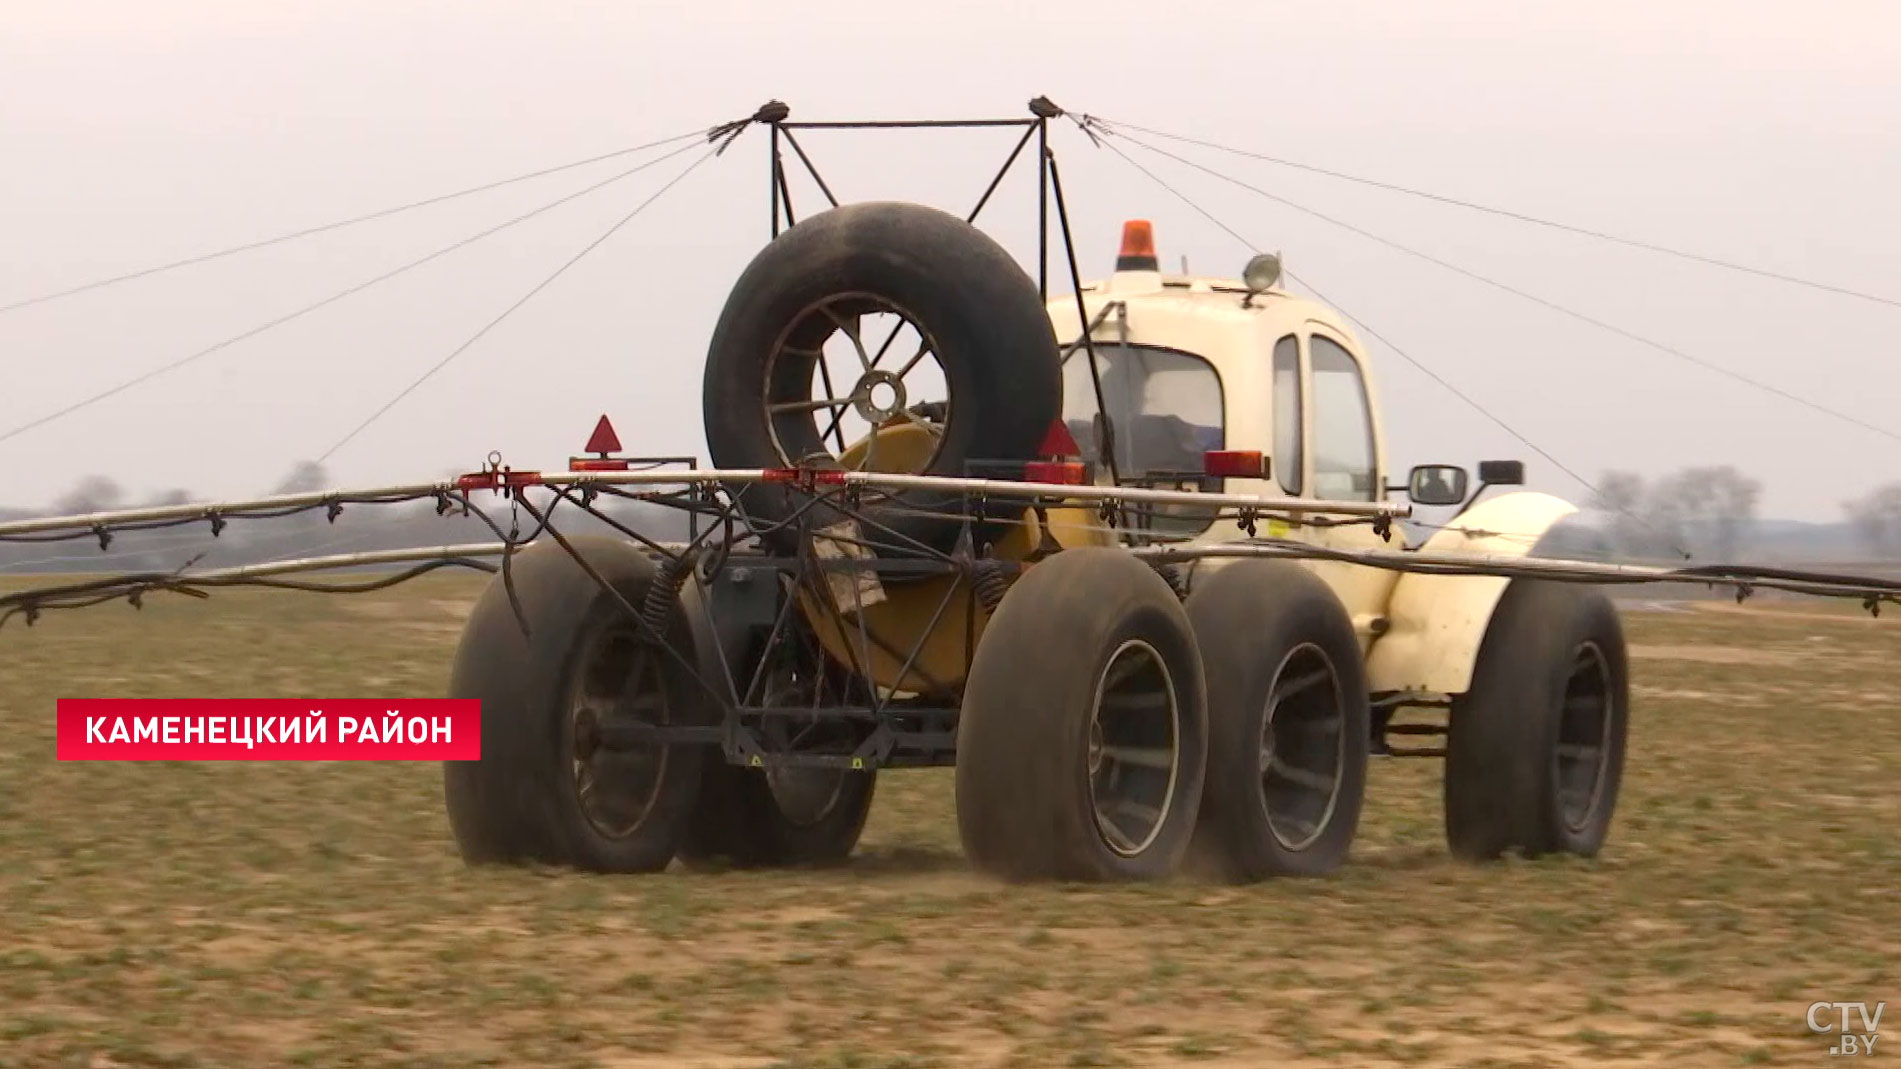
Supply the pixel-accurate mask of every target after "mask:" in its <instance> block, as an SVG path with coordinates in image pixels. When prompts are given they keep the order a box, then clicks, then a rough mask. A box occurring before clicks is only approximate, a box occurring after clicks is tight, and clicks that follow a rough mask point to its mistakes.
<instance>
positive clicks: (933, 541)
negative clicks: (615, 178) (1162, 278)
mask: <svg viewBox="0 0 1901 1069" xmlns="http://www.w3.org/2000/svg"><path fill="white" fill-rule="evenodd" d="M847 293H863V294H869V295H872V296H875V297H878V298H882V299H884V300H886V301H889V302H890V303H891V304H893V305H896V306H897V307H899V308H902V309H904V310H905V311H907V312H908V313H910V314H911V315H912V316H913V317H915V321H916V322H917V323H918V324H920V325H921V326H922V327H923V328H924V329H925V330H927V331H929V332H930V334H931V335H932V337H933V338H934V339H935V341H936V352H937V357H938V360H939V362H940V364H941V365H942V366H943V368H944V373H945V378H946V382H947V384H948V385H949V387H950V390H951V393H952V396H953V399H954V405H953V411H952V414H951V419H950V422H949V426H948V428H947V430H946V437H945V441H944V443H943V446H942V448H941V449H940V450H939V452H938V455H937V458H936V460H935V461H934V462H933V463H932V465H931V466H930V468H929V469H928V473H929V474H938V475H952V476H963V475H966V474H968V471H967V470H966V462H967V461H969V460H1006V461H1009V460H1027V459H1031V458H1032V457H1033V455H1034V453H1035V450H1036V447H1037V446H1038V445H1039V444H1040V443H1041V442H1042V440H1043V437H1044V435H1045V434H1046V433H1047V432H1048V430H1049V427H1050V425H1051V423H1052V422H1054V421H1055V420H1057V419H1058V418H1059V417H1060V416H1061V412H1062V372H1061V367H1060V364H1059V361H1058V356H1057V349H1056V340H1055V334H1054V332H1053V330H1052V329H1051V327H1050V322H1049V318H1048V315H1047V314H1046V313H1045V311H1044V308H1043V303H1042V300H1041V299H1040V298H1039V297H1038V295H1037V291H1036V286H1035V284H1034V283H1033V282H1032V281H1031V280H1030V278H1029V276H1027V275H1026V274H1025V273H1024V271H1023V269H1022V267H1021V266H1019V265H1018V264H1017V262H1016V261H1015V260H1014V259H1013V258H1011V256H1010V255H1009V254H1008V253H1007V252H1005V251H1004V250H1003V248H1002V247H1001V246H999V245H997V244H996V242H995V241H993V240H991V239H990V238H989V237H988V236H987V235H985V234H984V233H983V232H982V231H980V230H977V229H976V228H975V227H972V226H971V225H969V224H968V223H966V222H964V221H963V220H961V219H958V218H957V217H955V216H952V215H949V214H947V213H945V212H941V211H938V210H937V209H934V208H926V207H923V206H921V205H915V204H901V203H888V202H873V203H864V204H851V205H846V206H845V207H842V208H836V209H833V210H831V211H828V212H824V213H822V214H820V215H816V216H813V217H812V218H810V219H807V220H805V221H804V222H801V223H800V224H799V225H797V226H795V227H792V228H791V229H789V230H787V231H786V232H785V233H783V234H781V235H780V236H779V237H778V238H777V239H775V240H774V241H773V242H772V243H771V244H769V245H767V246H766V248H765V249H763V250H761V251H760V253H759V254H758V256H757V257H755V258H754V260H753V261H752V263H751V264H750V265H749V266H748V267H747V268H746V270H745V272H744V273H743V274H741V275H740V277H739V280H738V281H737V282H736V283H735V284H734V286H733V289H732V292H731V294H730V296H729V297H728V298H727V302H726V306H725V309H724V310H723V311H722V312H721V314H720V318H719V323H718V325H717V326H716V327H715V329H714V332H713V340H712V343H711V345H710V347H709V349H708V352H707V360H706V375H705V385H704V390H703V405H704V410H705V413H704V414H705V421H706V438H707V444H708V448H709V452H710V454H711V457H712V460H713V463H714V465H715V466H716V467H723V468H770V467H783V466H786V465H787V464H788V463H797V462H799V461H800V460H802V459H803V458H802V457H799V456H793V457H782V456H780V454H779V449H778V447H776V446H775V445H774V442H773V434H772V429H771V427H770V425H769V423H768V420H767V418H766V413H765V411H764V406H763V403H762V402H763V399H764V398H765V397H766V396H767V383H766V370H767V362H768V360H769V359H770V357H771V356H772V354H773V350H774V346H775V343H776V342H777V341H778V339H779V337H780V334H781V332H782V331H784V330H785V329H786V328H787V327H789V326H790V325H791V324H792V323H793V321H794V320H795V318H796V317H798V316H799V315H800V314H801V312H803V311H804V310H805V309H807V308H809V307H811V306H812V305H814V304H815V303H817V302H819V301H820V300H822V299H824V298H827V297H830V296H835V295H839V294H847ZM875 343H876V342H875V339H874V340H872V341H871V342H868V343H867V344H868V345H875ZM837 386H838V388H839V389H841V390H842V389H845V388H847V387H846V386H845V385H844V384H837ZM810 434H811V438H812V440H811V442H810V443H808V445H809V448H810V449H813V450H822V449H823V446H822V444H821V443H819V442H818V440H817V433H816V429H812V430H811V431H810ZM787 448H788V449H790V450H792V451H794V452H799V451H800V450H801V447H800V446H799V445H798V444H797V443H796V442H788V444H787ZM805 500H806V498H805V496H804V495H802V494H801V493H799V492H796V491H791V490H787V489H784V488H781V487H776V486H755V487H751V488H749V489H748V490H747V491H746V496H745V507H746V509H747V511H748V513H749V514H750V515H752V516H754V517H755V518H757V519H760V520H763V521H767V522H779V521H783V520H785V519H786V518H787V517H789V516H791V515H792V514H793V513H794V511H795V510H796V509H798V507H799V506H800V505H801V504H803V503H804V502H805ZM897 502H898V503H897V504H895V505H891V506H884V507H879V506H876V505H875V504H873V505H869V506H867V508H866V509H865V511H866V513H867V515H868V516H870V517H872V518H873V519H874V520H875V521H876V522H877V523H880V524H884V525H887V526H889V527H891V528H892V529H893V530H896V531H899V532H902V533H903V534H904V535H906V536H908V537H910V538H914V539H917V540H919V541H921V542H924V543H925V544H927V545H930V546H933V547H935V548H938V549H949V548H950V546H951V545H952V543H953V542H954V540H955V538H956V536H957V524H956V523H954V522H945V521H942V520H935V519H931V518H928V517H921V516H918V515H916V514H915V513H916V512H917V511H918V510H932V511H941V512H951V513H962V512H963V511H964V509H965V502H964V501H963V499H962V498H961V497H960V496H958V495H951V494H944V493H941V492H930V493H927V492H923V491H916V492H907V493H905V494H903V495H899V497H898V498H897ZM839 518H840V517H839V516H837V515H836V513H834V512H833V511H832V510H828V509H821V510H817V511H816V512H815V513H814V514H813V516H812V520H813V522H814V523H816V524H818V525H829V524H830V523H834V522H837V520H838V519H839ZM867 535H868V536H870V537H874V538H875V537H877V535H876V534H875V533H874V532H867ZM884 537H886V538H887V539H888V538H889V536H888V535H887V536H884ZM796 540H797V537H796V532H787V533H785V534H784V535H781V536H778V537H775V538H774V541H775V542H776V543H777V544H779V545H781V546H787V545H792V544H796Z"/></svg>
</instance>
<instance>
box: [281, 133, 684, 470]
mask: <svg viewBox="0 0 1901 1069" xmlns="http://www.w3.org/2000/svg"><path fill="white" fill-rule="evenodd" d="M719 151H720V150H719V149H717V148H714V149H708V150H707V151H706V152H704V153H702V154H701V155H700V156H699V157H698V158H697V159H695V160H694V161H693V162H692V163H690V164H688V165H687V167H686V169H685V170H682V171H681V172H680V173H679V174H677V175H674V176H673V178H671V179H669V180H668V181H667V183H666V184H665V185H663V186H661V187H660V188H659V189H657V190H655V191H654V192H653V194H652V195H651V196H649V197H648V198H647V199H646V200H643V201H641V202H640V203H639V204H637V205H635V206H634V209H633V210H632V211H630V212H628V213H627V214H626V215H623V216H621V217H620V218H619V219H618V220H616V221H615V222H614V225H612V226H610V227H608V228H607V230H606V231H605V232H604V233H602V234H601V235H600V236H599V237H596V238H595V239H594V240H593V241H590V242H588V243H587V244H586V245H584V246H582V247H581V250H580V251H579V252H576V253H575V254H574V255H573V256H571V257H569V258H568V259H567V261H566V262H564V263H563V264H562V265H561V266H560V267H557V268H555V270H554V272H553V273H552V274H550V275H548V276H547V277H546V278H544V279H542V280H541V281H540V282H537V283H536V284H535V285H534V287H533V288H532V289H530V290H529V291H528V292H527V293H524V294H522V295H521V296H520V297H519V298H517V299H516V301H515V303H513V304H511V305H509V306H508V307H507V308H504V309H503V310H502V312H501V314H500V315H498V316H496V317H495V318H493V319H491V320H489V321H488V322H487V323H485V324H483V325H482V328H481V329H480V330H478V331H476V332H475V333H474V334H471V335H469V337H468V340H466V341H464V342H463V343H462V344H461V345H458V346H456V347H455V348H454V349H452V350H450V352H449V355H447V356H445V357H443V358H442V359H441V360H438V361H436V362H435V364H433V365H431V366H430V368H429V370H427V371H425V372H423V373H422V374H421V375H420V376H418V377H417V378H416V379H415V380H414V381H412V382H411V383H410V384H409V385H407V386H404V387H403V388H402V389H401V390H398V391H397V393H396V396H394V397H392V398H390V399H389V400H388V401H385V402H384V403H383V405H382V407H381V408H378V409H377V410H376V411H374V412H372V413H370V414H369V416H367V417H366V418H365V419H364V420H363V422H361V423H359V424H357V425H356V426H355V427H353V428H351V430H350V432H349V433H348V434H345V435H344V436H343V437H341V438H339V439H337V440H336V442H335V443H334V444H332V445H331V446H330V448H328V449H326V450H324V451H323V454H322V455H321V456H319V457H318V458H317V463H319V464H322V463H324V462H326V461H328V460H329V459H330V458H331V457H332V456H334V455H335V454H336V452H337V450H339V449H342V448H343V447H344V446H345V445H348V444H349V443H350V441H351V440H352V439H354V438H355V437H356V436H357V435H359V434H361V433H363V431H364V430H365V429H367V428H368V427H369V426H370V424H372V423H375V422H376V421H377V420H378V419H381V418H382V417H383V415H384V414H385V413H387V412H388V411H389V410H390V409H392V408H395V407H396V405H397V404H399V403H400V402H401V401H402V400H403V398H405V397H408V396H409V395H410V394H412V393H414V392H415V391H416V389H417V387H419V386H421V385H422V384H423V383H425V382H428V381H429V380H430V379H431V378H434V377H435V375H436V373H437V372H439V371H441V370H442V369H443V368H446V367H448V366H449V365H450V364H451V363H452V362H454V361H455V360H456V358H457V357H460V356H461V355H462V354H463V353H466V352H468V351H469V349H470V348H471V347H473V346H474V345H475V343H476V342H478V341H481V340H482V338H483V337H485V336H486V335H487V334H488V332H489V331H491V330H494V329H495V328H496V327H497V326H499V325H501V323H502V321H503V320H505V319H507V318H508V317H509V316H511V315H514V314H515V312H516V311H518V310H519V309H520V308H521V307H522V306H523V305H525V304H527V303H528V302H529V301H531V300H533V299H534V298H535V296H536V295H537V294H539V293H540V292H541V291H542V290H544V289H547V288H548V287H549V286H550V285H552V284H553V283H554V280H555V279H558V278H560V277H561V276H562V275H564V274H566V273H567V271H568V269H569V268H571V267H573V266H574V265H575V264H578V263H580V262H581V260H582V259H583V258H585V257H586V256H587V255H588V254H589V253H591V252H593V251H594V250H595V249H597V248H599V247H600V246H601V244H602V243H603V242H605V241H606V240H607V239H608V238H611V237H613V236H614V235H615V234H616V233H618V232H619V231H620V229H621V228H622V227H624V226H626V225H627V224H628V223H630V222H632V221H633V220H634V217H635V216H637V215H639V214H640V213H641V212H643V211H645V210H646V209H647V206H648V205H650V204H652V203H653V202H654V201H656V200H659V199H660V198H661V197H662V196H664V195H665V194H666V192H667V191H668V190H670V189H672V188H673V187H674V186H676V185H679V184H680V182H681V181H683V180H684V179H685V178H686V176H687V175H690V174H692V173H693V172H694V171H695V170H698V169H699V167H700V165H701V164H704V163H706V162H707V161H708V160H710V159H712V158H713V157H714V156H716V155H718V154H719Z"/></svg>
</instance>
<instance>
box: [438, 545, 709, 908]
mask: <svg viewBox="0 0 1901 1069" xmlns="http://www.w3.org/2000/svg"><path fill="white" fill-rule="evenodd" d="M570 541H571V542H572V543H573V544H574V546H575V548H576V550H577V551H578V552H579V553H580V554H581V555H582V556H583V557H584V558H585V559H586V560H587V561H588V563H589V564H590V565H591V566H592V567H593V568H594V569H595V570H596V571H597V572H599V573H600V574H601V575H602V576H603V577H604V578H606V579H607V581H608V582H609V583H611V584H612V585H613V587H614V590H615V591H616V592H618V594H619V595H620V597H619V598H616V597H615V596H614V594H613V593H610V592H608V591H606V590H604V589H602V588H601V586H600V585H599V584H597V583H596V582H595V581H594V580H593V579H592V578H591V577H590V576H588V574H587V573H586V572H585V571H584V570H582V568H581V567H580V565H579V564H577V563H576V562H575V561H574V559H573V558H572V557H570V556H569V555H568V553H567V552H566V551H565V550H563V549H562V548H561V547H560V546H558V545H556V544H553V543H551V542H538V543H536V544H535V545H533V546H530V547H529V548H528V549H526V550H524V551H523V552H522V553H521V554H520V556H518V557H517V558H516V559H515V560H514V561H513V563H512V567H511V571H512V573H513V580H514V587H515V591H516V594H517V596H518V597H519V599H520V603H521V609H522V615H523V617H524V619H525V622H526V624H527V633H526V634H523V631H522V623H521V622H520V621H518V620H517V619H516V616H515V613H514V611H513V609H512V608H511V606H510V603H509V598H508V593H507V590H506V589H505V587H504V584H503V583H502V581H501V579H500V577H497V579H496V580H495V581H494V582H493V583H491V584H490V585H489V588H488V590H487V591H486V592H485V593H484V594H483V595H482V597H481V599H480V600H479V601H478V602H477V603H476V607H475V610H474V612H473V613H472V614H471V615H470V617H469V622H468V625H467V626H466V628H465V629H464V631H463V633H462V640H461V644H460V645H459V646H458V648H457V650H456V658H455V664H454V667H453V668H452V670H451V672H450V686H449V693H450V695H451V696H452V697H456V698H474V699H477V700H479V701H480V702H481V703H482V759H481V760H480V761H450V762H446V763H445V765H444V770H443V792H444V796H445V800H446V803H447V806H448V811H449V826H450V829H451V830H452V831H453V833H454V835H455V838H456V843H457V845H458V847H459V848H460V849H461V852H462V856H463V857H464V858H465V859H466V860H468V861H471V862H484V861H499V862H512V861H542V862H546V863H549V864H557V865H572V866H574V867H576V868H582V869H589V870H594V871H599V872H652V871H658V870H659V869H662V868H665V867H666V866H667V864H668V862H670V861H671V860H672V859H673V855H674V851H675V849H676V847H677V846H678V844H679V841H680V837H681V834H682V833H683V832H684V831H685V828H686V819H687V816H688V814H689V812H690V809H691V806H692V804H693V799H694V796H695V795H696V793H697V792H698V790H699V783H700V771H701V761H702V758H703V753H704V748H703V747H697V746H684V745H668V744H662V743H658V742H652V741H644V740H639V739H637V738H632V739H630V738H629V735H630V732H634V731H637V730H638V729H639V728H640V727H642V726H649V727H651V726H661V725H668V724H686V723H699V722H703V721H704V720H705V718H706V716H707V706H706V702H705V701H704V699H703V698H702V697H701V695H700V694H698V693H697V692H696V688H697V686H698V684H697V683H696V682H694V680H693V677H692V673H691V671H690V670H689V669H688V668H687V667H686V666H687V665H688V664H691V658H692V656H693V653H692V650H693V646H692V638H691V636H690V634H689V633H688V631H687V628H686V622H685V619H684V617H683V616H682V615H681V614H680V613H679V611H678V609H677V607H676V609H675V611H674V612H673V613H672V614H671V615H670V618H669V621H668V626H667V629H666V633H665V634H664V635H657V636H656V635H650V634H647V633H646V632H644V631H643V630H642V626H641V625H640V623H639V622H638V621H636V620H635V619H634V618H633V617H632V616H631V615H630V614H629V613H628V612H627V611H626V608H625V607H624V606H623V605H622V604H621V599H625V600H626V601H627V602H629V603H631V604H634V605H640V604H642V603H643V602H644V601H645V599H646V597H647V592H648V589H649V587H650V586H651V584H652V583H653V582H654V581H655V580H654V566H653V564H652V563H651V562H650V561H649V560H648V559H647V558H646V557H645V556H644V555H643V554H641V553H640V552H639V551H638V550H637V549H635V548H634V547H633V546H631V545H630V544H628V543H625V542H620V541H617V540H613V539H607V538H573V539H570Z"/></svg>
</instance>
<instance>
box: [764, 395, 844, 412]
mask: <svg viewBox="0 0 1901 1069" xmlns="http://www.w3.org/2000/svg"><path fill="white" fill-rule="evenodd" d="M851 401H852V399H851V398H849V397H846V398H843V399H840V398H837V397H826V398H822V399H814V400H811V401H780V402H778V403H777V404H770V405H767V406H766V411H768V412H817V411H818V410H819V409H821V408H834V409H843V408H846V407H847V406H849V405H850V404H851Z"/></svg>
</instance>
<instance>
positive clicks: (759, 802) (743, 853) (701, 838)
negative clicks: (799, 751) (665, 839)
mask: <svg viewBox="0 0 1901 1069" xmlns="http://www.w3.org/2000/svg"><path fill="white" fill-rule="evenodd" d="M799 771H800V772H801V773H803V772H808V771H810V772H825V773H827V774H831V775H837V776H839V777H840V778H841V781H842V782H841V783H840V785H839V791H840V794H839V796H838V798H837V800H836V801H835V802H834V803H833V806H832V808H831V809H830V810H829V811H828V812H826V814H825V815H824V816H823V817H822V818H820V819H819V820H818V821H817V822H815V823H811V824H800V823H796V822H794V821H792V820H789V819H787V817H786V814H785V811H784V809H783V808H782V807H781V806H780V805H779V800H778V798H777V797H776V796H775V795H774V794H773V793H772V785H771V784H770V783H769V782H768V781H767V779H766V773H765V771H764V770H763V769H757V768H748V767H745V766H742V765H733V764H728V763H726V762H725V761H724V760H723V759H722V756H721V755H714V756H713V757H712V758H710V759H709V763H708V764H707V766H706V767H705V768H704V769H703V770H702V771H701V782H700V797H699V802H698V804H697V805H696V806H695V807H694V811H693V817H692V820H691V821H689V823H688V826H687V833H686V837H685V838H684V839H683V840H682V841H681V844H680V859H681V860H682V861H685V862H687V863H688V864H691V865H695V866H704V867H715V866H718V865H721V864H725V865H731V866H734V867H737V868H762V867H768V866H782V865H783V866H790V867H818V866H826V865H836V864H839V863H841V862H843V861H844V860H845V859H846V858H848V857H850V856H851V852H852V849H853V847H855V846H857V845H858V837H859V836H860V835H861V834H862V833H863V832H864V829H865V820H866V818H867V817H868V816H869V815H870V814H871V802H872V797H873V795H874V794H875V789H876V786H877V773H875V772H870V771H853V770H850V769H843V770H838V771H835V772H834V771H832V770H829V769H812V770H806V769H801V770H799Z"/></svg>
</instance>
